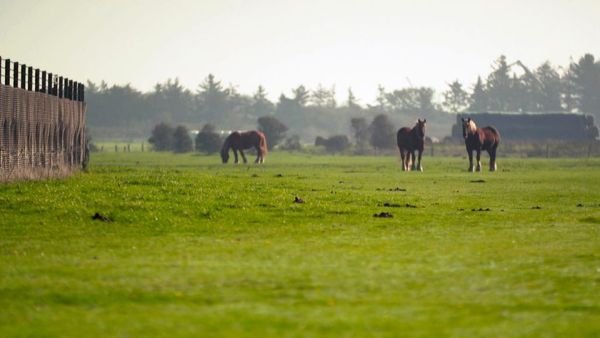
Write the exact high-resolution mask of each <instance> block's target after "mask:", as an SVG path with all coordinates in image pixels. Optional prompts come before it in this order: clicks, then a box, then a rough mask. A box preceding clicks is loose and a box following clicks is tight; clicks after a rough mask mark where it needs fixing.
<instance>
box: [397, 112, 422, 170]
mask: <svg viewBox="0 0 600 338" xmlns="http://www.w3.org/2000/svg"><path fill="white" fill-rule="evenodd" d="M426 122H427V120H426V119H423V120H422V121H421V119H418V120H417V124H415V126H414V127H413V128H412V129H411V128H408V127H403V128H400V130H398V134H396V141H397V143H398V149H399V150H400V157H401V158H402V170H403V171H409V170H411V162H412V170H418V171H423V166H421V156H422V155H423V150H424V149H425V123H426ZM415 151H417V152H418V159H417V160H416V161H415ZM411 157H412V160H411Z"/></svg>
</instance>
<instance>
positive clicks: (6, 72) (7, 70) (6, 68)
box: [4, 59, 10, 86]
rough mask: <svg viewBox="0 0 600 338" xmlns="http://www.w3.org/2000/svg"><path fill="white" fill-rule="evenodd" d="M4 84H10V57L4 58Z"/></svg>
mask: <svg viewBox="0 0 600 338" xmlns="http://www.w3.org/2000/svg"><path fill="white" fill-rule="evenodd" d="M4 84H5V85H7V86H10V59H6V60H4Z"/></svg>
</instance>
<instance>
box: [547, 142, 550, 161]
mask: <svg viewBox="0 0 600 338" xmlns="http://www.w3.org/2000/svg"><path fill="white" fill-rule="evenodd" d="M546 158H550V145H549V144H548V143H546Z"/></svg>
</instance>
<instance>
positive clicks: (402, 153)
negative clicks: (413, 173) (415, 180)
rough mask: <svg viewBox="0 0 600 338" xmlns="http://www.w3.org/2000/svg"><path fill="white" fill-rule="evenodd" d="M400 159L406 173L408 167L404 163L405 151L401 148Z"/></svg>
mask: <svg viewBox="0 0 600 338" xmlns="http://www.w3.org/2000/svg"><path fill="white" fill-rule="evenodd" d="M400 159H401V160H402V171H406V165H405V163H404V149H402V148H400Z"/></svg>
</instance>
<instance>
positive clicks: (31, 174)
mask: <svg viewBox="0 0 600 338" xmlns="http://www.w3.org/2000/svg"><path fill="white" fill-rule="evenodd" d="M84 91H85V88H84V86H83V84H81V83H78V82H76V81H73V80H70V79H67V78H65V77H62V76H57V75H55V74H52V73H48V72H46V71H40V70H39V69H34V68H33V67H31V66H27V65H24V64H19V63H18V62H12V61H11V60H9V59H2V58H1V57H0V181H10V180H15V179H24V178H25V179H40V178H47V177H60V176H65V175H68V174H70V173H72V172H74V171H76V170H78V169H80V168H81V167H82V166H84V165H86V163H87V156H88V155H87V154H88V152H87V151H86V149H87V144H86V137H85V110H86V105H85V100H84V94H85V93H84Z"/></svg>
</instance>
